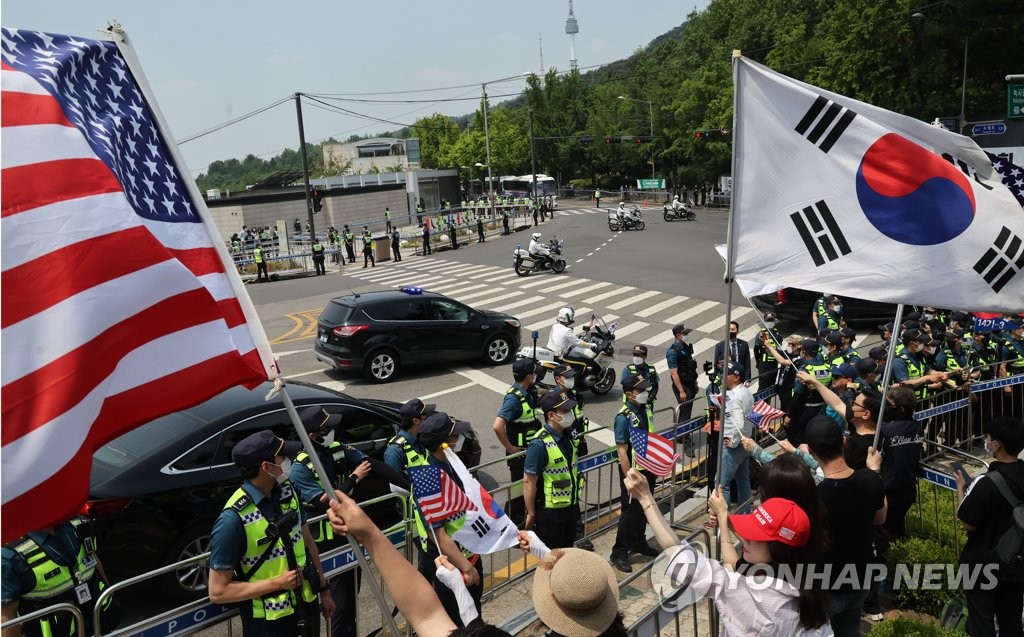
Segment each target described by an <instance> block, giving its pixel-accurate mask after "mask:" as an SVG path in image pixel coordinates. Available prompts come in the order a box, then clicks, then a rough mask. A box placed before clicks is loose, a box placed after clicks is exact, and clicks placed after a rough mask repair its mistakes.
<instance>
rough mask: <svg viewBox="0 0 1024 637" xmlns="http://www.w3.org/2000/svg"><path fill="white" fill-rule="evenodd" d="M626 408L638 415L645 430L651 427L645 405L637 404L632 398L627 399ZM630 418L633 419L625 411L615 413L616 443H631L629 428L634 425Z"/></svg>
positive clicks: (641, 426)
mask: <svg viewBox="0 0 1024 637" xmlns="http://www.w3.org/2000/svg"><path fill="white" fill-rule="evenodd" d="M626 409H628V410H629V411H630V412H631V413H632V414H633V415H634V416H636V418H637V421H638V422H639V425H640V428H641V429H643V430H644V431H647V430H648V429H649V427H650V423H648V422H647V410H646V409H644V406H643V405H637V404H635V403H634V402H633V401H632V400H629V399H626ZM630 420H632V419H631V418H630V417H629V416H627V415H626V414H624V413H621V412H620V413H618V414H615V444H617V445H628V444H630V441H629V429H630V427H631V426H632V425H631V424H630Z"/></svg>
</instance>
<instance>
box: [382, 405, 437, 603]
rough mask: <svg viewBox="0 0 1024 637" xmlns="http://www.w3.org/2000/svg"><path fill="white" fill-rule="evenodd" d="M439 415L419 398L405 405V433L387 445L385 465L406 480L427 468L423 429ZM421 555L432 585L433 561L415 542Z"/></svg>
mask: <svg viewBox="0 0 1024 637" xmlns="http://www.w3.org/2000/svg"><path fill="white" fill-rule="evenodd" d="M435 411H437V405H433V404H429V405H428V404H425V403H424V402H423V401H422V400H420V399H419V398H413V399H412V400H409V401H406V402H405V404H403V405H402V406H401V407H399V409H398V413H399V415H401V417H402V430H401V431H399V432H398V433H397V434H395V435H394V436H393V437H392V438H391V440H389V441H388V446H387V447H386V448H385V449H384V462H385V464H387V465H388V466H389V467H391V468H392V469H394V470H395V471H396V472H398V473H399V475H401V476H402V477H403V478H404V479H406V480H408V479H409V472H408V468H409V467H415V466H419V465H424V464H426V463H427V450H426V449H424V448H423V445H422V444H420V441H419V435H420V426H421V425H422V424H423V421H424V420H426V418H427V416H429V415H430V414H432V413H434V412H435ZM413 545H414V546H415V547H416V550H417V551H418V552H419V560H418V566H419V571H420V574H422V575H423V577H425V578H426V580H427V581H428V582H431V583H433V581H434V573H435V572H436V568H435V566H434V558H433V557H431V556H430V555H428V554H427V553H426V552H425V551H424V550H423V547H422V546H421V545H420V543H419V542H413Z"/></svg>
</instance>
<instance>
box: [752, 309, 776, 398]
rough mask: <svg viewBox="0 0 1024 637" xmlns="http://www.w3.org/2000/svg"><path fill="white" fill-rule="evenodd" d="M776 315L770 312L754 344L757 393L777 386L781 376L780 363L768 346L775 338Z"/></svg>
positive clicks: (765, 317)
mask: <svg viewBox="0 0 1024 637" xmlns="http://www.w3.org/2000/svg"><path fill="white" fill-rule="evenodd" d="M776 322H777V321H776V318H775V315H774V314H772V313H771V312H768V313H766V314H765V315H764V318H763V319H762V321H761V325H762V326H763V327H762V328H761V331H760V332H759V333H758V336H757V340H756V341H755V342H754V367H755V368H756V369H757V391H759V392H761V391H764V390H766V389H768V388H770V387H774V386H775V381H776V379H777V378H778V376H779V362H778V361H777V360H775V355H774V354H772V352H771V350H770V349H768V344H769V343H770V342H771V340H772V338H773V334H772V333H771V330H773V329H775V324H776Z"/></svg>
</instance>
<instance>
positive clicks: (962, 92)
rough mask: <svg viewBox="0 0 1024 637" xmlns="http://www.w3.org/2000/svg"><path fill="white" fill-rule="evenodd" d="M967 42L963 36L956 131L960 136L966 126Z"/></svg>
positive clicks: (966, 38)
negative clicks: (958, 123) (958, 114)
mask: <svg viewBox="0 0 1024 637" xmlns="http://www.w3.org/2000/svg"><path fill="white" fill-rule="evenodd" d="M969 40H970V36H964V72H963V77H962V78H961V84H960V130H959V131H957V132H958V133H960V134H961V135H963V133H964V127H965V126H967V42H968V41H969Z"/></svg>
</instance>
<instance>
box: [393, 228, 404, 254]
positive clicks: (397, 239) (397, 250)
mask: <svg viewBox="0 0 1024 637" xmlns="http://www.w3.org/2000/svg"><path fill="white" fill-rule="evenodd" d="M391 252H392V254H394V255H395V261H401V260H402V235H400V234H398V228H395V229H393V230H392V231H391Z"/></svg>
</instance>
